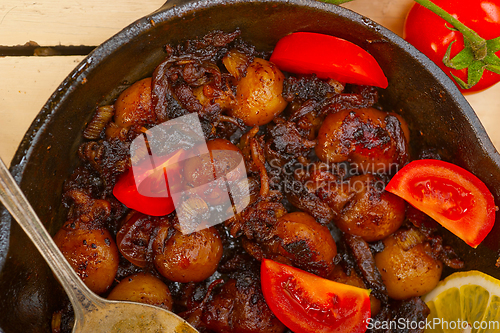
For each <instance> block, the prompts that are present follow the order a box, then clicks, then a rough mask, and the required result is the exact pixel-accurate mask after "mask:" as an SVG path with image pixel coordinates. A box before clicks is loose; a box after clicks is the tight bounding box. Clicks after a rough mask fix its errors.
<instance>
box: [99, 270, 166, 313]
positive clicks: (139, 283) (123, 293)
mask: <svg viewBox="0 0 500 333" xmlns="http://www.w3.org/2000/svg"><path fill="white" fill-rule="evenodd" d="M108 299H112V300H117V301H130V302H139V303H146V304H151V305H156V306H159V307H162V308H164V309H167V310H171V309H172V295H170V290H169V289H168V286H167V285H166V284H165V283H163V281H161V280H160V279H158V278H157V277H154V276H153V275H151V274H146V273H138V274H134V275H130V276H128V277H126V278H124V279H123V280H121V281H120V283H119V284H118V285H117V286H116V287H114V288H113V290H111V292H110V293H109V295H108Z"/></svg>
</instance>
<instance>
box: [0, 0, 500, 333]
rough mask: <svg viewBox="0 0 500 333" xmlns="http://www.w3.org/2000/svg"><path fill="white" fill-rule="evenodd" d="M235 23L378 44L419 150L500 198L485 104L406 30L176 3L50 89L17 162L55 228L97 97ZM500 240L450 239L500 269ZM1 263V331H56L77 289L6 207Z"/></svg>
mask: <svg viewBox="0 0 500 333" xmlns="http://www.w3.org/2000/svg"><path fill="white" fill-rule="evenodd" d="M235 28H240V29H241V31H242V37H243V38H245V39H247V40H249V41H250V42H252V43H254V44H255V45H256V46H257V47H258V48H259V49H261V50H271V49H272V47H273V45H274V44H275V43H276V41H277V40H279V39H280V38H281V37H283V36H285V35H286V34H288V33H290V32H293V31H312V32H320V33H326V34H331V35H335V36H338V37H341V38H345V39H348V40H350V41H352V42H354V43H356V44H358V45H360V46H361V47H363V48H364V49H366V50H368V51H369V52H370V53H371V54H372V55H373V56H374V57H375V58H376V59H377V60H378V62H379V63H380V65H381V67H382V69H383V70H384V72H385V74H386V75H387V77H388V78H389V87H388V88H387V89H386V90H385V91H384V92H383V100H384V101H385V103H386V107H391V108H392V109H393V110H395V111H397V112H400V113H401V114H402V115H403V116H404V117H405V118H406V120H407V121H408V122H409V123H410V125H411V131H412V138H411V141H412V144H413V149H415V151H417V150H420V149H422V148H425V147H435V148H437V150H438V151H439V152H441V153H443V155H444V156H445V157H446V158H447V159H448V160H449V161H451V162H454V163H456V164H458V165H460V166H463V167H465V168H467V169H468V170H470V171H471V172H473V173H474V174H476V175H477V176H478V177H479V178H480V179H482V180H483V181H484V182H485V183H486V184H487V186H488V187H489V189H490V190H491V191H492V192H493V194H494V196H495V199H496V202H497V205H499V204H500V156H499V155H498V153H497V151H496V150H495V148H494V147H493V145H492V143H491V141H490V140H489V138H488V136H487V135H486V132H485V130H484V128H483V127H482V125H481V124H480V122H479V120H478V119H477V117H476V115H475V113H474V111H473V110H472V109H471V107H470V106H469V104H468V103H467V101H466V100H465V99H464V97H463V96H462V95H461V93H460V92H459V91H458V89H456V88H455V85H454V84H453V83H452V82H451V81H450V80H449V79H448V77H447V76H446V75H445V74H444V73H443V72H441V70H440V69H439V68H438V67H437V66H435V65H434V64H433V63H432V62H430V61H429V60H428V59H427V58H426V57H425V56H423V55H422V54H420V53H419V52H418V51H417V50H416V49H414V48H413V47H412V46H410V45H409V44H407V43H406V42H405V41H403V40H402V39H401V38H399V37H398V36H396V35H395V34H394V33H392V32H390V31H388V30H387V29H385V28H383V27H380V26H379V25H377V24H375V23H374V22H372V21H370V20H369V19H367V18H364V17H362V16H360V15H358V14H356V13H353V12H351V11H349V10H346V9H344V8H341V7H337V6H333V5H329V4H324V3H321V2H315V1H312V0H267V1H266V0H255V1H245V0H233V1H231V0H209V1H191V2H190V1H182V0H174V1H169V2H168V3H167V4H165V5H164V6H163V7H162V8H161V9H160V10H158V11H157V12H155V13H153V14H151V15H149V16H147V17H144V18H143V19H141V20H138V21H136V22H135V23H133V24H132V25H130V26H128V27H127V28H125V29H124V30H123V31H121V32H120V33H118V34H117V35H116V36H114V37H112V38H111V39H109V40H108V41H106V42H105V43H103V44H102V45H101V46H100V47H98V48H97V49H96V50H95V51H93V52H92V53H91V54H90V55H89V56H88V57H87V58H86V59H85V60H84V61H83V62H82V63H81V64H80V65H78V67H77V68H76V69H75V70H74V71H73V72H72V73H71V74H70V75H69V76H68V77H67V78H66V80H65V81H64V82H63V83H62V84H61V85H60V86H59V88H58V89H57V91H56V92H55V93H54V94H53V95H52V96H51V97H50V99H49V101H48V102H47V104H46V105H45V106H44V107H43V109H42V110H41V112H40V114H39V115H38V117H37V118H36V119H35V121H34V122H33V124H32V125H31V127H30V129H29V131H28V132H27V134H26V136H25V137H24V139H23V142H22V144H21V145H20V147H19V149H18V151H17V153H16V155H15V157H14V159H13V161H12V166H11V171H12V173H13V174H14V176H15V178H16V180H17V181H18V183H19V184H20V186H21V188H22V190H23V191H24V193H25V194H26V196H27V198H28V200H29V201H30V202H31V204H32V205H33V206H34V208H35V211H36V212H37V213H38V215H39V216H40V218H41V220H42V221H44V222H45V225H46V227H47V228H48V230H49V232H51V233H52V234H54V233H55V232H56V231H57V229H58V228H59V227H60V226H61V225H62V223H63V221H64V219H65V215H66V211H65V209H64V208H63V207H62V205H61V188H62V184H63V181H64V179H66V178H67V177H68V176H69V175H70V173H71V172H72V170H73V169H74V167H75V166H76V165H77V162H78V161H77V156H76V150H77V147H78V145H79V143H81V142H82V137H81V133H82V130H83V129H84V127H85V124H86V122H87V121H88V120H89V119H90V118H91V116H92V113H93V111H94V109H95V107H96V105H98V104H106V103H109V102H110V101H112V100H113V98H115V97H116V96H117V94H118V93H119V92H120V91H121V90H123V89H124V88H125V87H126V86H127V85H128V84H130V83H132V82H134V81H136V80H138V79H141V78H143V77H146V76H148V75H150V74H151V73H152V71H153V69H154V67H155V66H156V65H157V64H158V63H159V62H160V61H161V60H162V59H163V58H164V56H165V54H164V53H163V51H162V47H163V46H164V45H165V44H167V43H175V42H178V41H181V40H184V39H186V38H194V37H197V36H203V35H204V34H206V33H207V32H208V31H210V30H213V29H222V30H225V31H232V30H234V29H235ZM498 216H499V215H498V214H497V221H498V220H499V218H498ZM445 235H446V236H447V238H448V236H449V235H448V234H447V233H445ZM499 241H500V223H497V224H496V226H495V228H494V230H493V231H492V232H491V234H490V235H489V236H488V237H487V239H486V240H485V241H484V242H483V244H482V245H480V246H479V247H478V248H477V249H476V250H474V249H472V248H470V247H468V246H467V245H465V243H463V242H462V241H460V240H458V239H456V237H449V240H448V242H450V243H451V244H452V245H453V246H454V247H455V249H456V250H458V252H459V253H460V255H461V256H462V257H463V258H464V259H465V260H466V263H467V267H466V269H479V270H481V271H484V272H486V273H488V274H491V275H493V276H495V277H497V278H500V270H499V269H497V268H496V267H495V262H496V259H497V257H498V251H499ZM2 266H3V269H2ZM0 269H1V272H0V327H1V329H0V331H1V330H2V329H3V331H5V333H10V332H22V333H29V332H50V320H51V315H52V313H53V311H54V310H55V309H57V307H58V303H59V302H60V300H61V299H62V298H63V297H65V296H64V294H63V293H62V291H61V290H60V289H59V287H58V284H57V282H56V281H55V280H54V278H53V276H52V274H51V273H50V271H49V268H48V267H47V266H46V265H45V263H44V261H43V260H42V258H41V257H40V256H39V254H38V253H37V251H36V249H35V248H34V246H32V244H31V242H30V241H29V239H28V238H27V237H26V236H25V235H24V233H23V232H22V231H21V229H20V228H19V227H18V226H17V224H16V223H15V222H14V223H12V222H11V220H10V217H9V216H8V214H7V213H6V212H5V211H1V224H0Z"/></svg>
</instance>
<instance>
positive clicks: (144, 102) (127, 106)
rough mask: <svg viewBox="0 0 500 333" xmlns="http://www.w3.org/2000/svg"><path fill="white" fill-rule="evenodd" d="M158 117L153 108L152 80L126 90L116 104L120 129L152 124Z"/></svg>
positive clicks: (139, 82) (146, 80)
mask: <svg viewBox="0 0 500 333" xmlns="http://www.w3.org/2000/svg"><path fill="white" fill-rule="evenodd" d="M155 122H156V115H155V113H154V112H153V109H152V108H151V78H150V77H148V78H145V79H142V80H140V81H137V82H136V83H134V84H133V85H131V86H130V87H128V88H127V89H125V90H124V91H123V92H122V93H121V94H120V96H119V97H118V99H117V100H116V102H115V123H116V124H117V125H118V126H119V127H130V126H131V125H143V124H152V123H155Z"/></svg>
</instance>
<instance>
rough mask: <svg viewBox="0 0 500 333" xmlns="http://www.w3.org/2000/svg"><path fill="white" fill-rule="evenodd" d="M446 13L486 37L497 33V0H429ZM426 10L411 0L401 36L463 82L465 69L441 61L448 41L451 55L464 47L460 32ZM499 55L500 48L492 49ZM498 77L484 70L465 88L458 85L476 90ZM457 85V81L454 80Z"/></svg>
mask: <svg viewBox="0 0 500 333" xmlns="http://www.w3.org/2000/svg"><path fill="white" fill-rule="evenodd" d="M432 2H433V3H434V4H436V5H437V6H439V7H441V8H442V9H444V10H445V11H447V12H448V13H449V14H451V15H452V16H454V17H455V18H456V19H458V20H459V21H460V22H462V23H463V24H465V25H466V26H467V27H469V28H470V29H472V30H474V31H475V32H477V33H478V34H479V36H481V37H482V38H484V39H486V40H490V39H493V38H496V37H499V36H500V0H433V1H432ZM451 28H452V26H451V25H450V24H449V23H447V22H446V21H445V20H444V19H442V18H440V17H439V16H438V15H436V14H434V13H433V12H431V11H430V10H428V9H426V8H424V7H422V6H421V5H419V4H417V3H415V5H413V7H412V8H411V10H410V12H409V13H408V15H407V17H406V21H405V25H404V38H405V39H406V40H407V41H408V42H409V43H411V44H413V45H414V46H415V47H416V48H417V49H419V50H420V51H421V52H422V53H424V54H425V55H426V56H428V57H429V58H430V59H431V60H432V61H434V62H435V63H436V64H437V65H438V66H439V67H441V69H443V71H444V72H445V73H446V74H447V75H448V76H450V77H451V78H452V79H453V77H452V76H451V75H450V72H451V73H453V74H454V75H455V76H457V77H458V78H460V79H461V80H463V81H464V82H467V69H462V70H455V69H451V68H449V67H447V66H445V65H444V63H443V57H444V55H445V53H446V50H447V49H448V46H449V44H450V43H451V42H453V41H456V42H455V43H454V44H453V45H452V47H451V58H453V57H454V56H455V55H457V54H458V53H459V52H460V51H461V50H462V49H463V48H464V39H463V36H462V34H461V33H460V32H458V31H454V30H453V29H451ZM495 54H496V55H497V56H500V51H497V52H496V53H495ZM498 81H500V75H499V74H496V73H493V72H491V71H488V70H485V71H484V73H483V76H482V78H481V80H480V81H479V82H478V83H477V84H476V85H474V86H472V87H471V88H469V89H462V88H461V87H460V86H459V89H460V90H461V91H462V92H463V93H471V92H477V91H480V90H483V89H486V88H488V87H490V86H492V85H493V84H495V83H497V82H498ZM457 86H458V84H457Z"/></svg>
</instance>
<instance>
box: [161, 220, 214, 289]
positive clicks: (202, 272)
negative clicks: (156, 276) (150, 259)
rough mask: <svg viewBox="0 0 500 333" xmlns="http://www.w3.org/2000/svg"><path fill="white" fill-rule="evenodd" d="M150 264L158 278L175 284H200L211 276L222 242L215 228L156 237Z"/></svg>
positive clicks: (177, 232) (176, 232)
mask: <svg viewBox="0 0 500 333" xmlns="http://www.w3.org/2000/svg"><path fill="white" fill-rule="evenodd" d="M154 250H155V257H154V264H155V267H156V269H158V271H159V272H160V274H161V275H163V276H164V277H166V278H167V279H169V280H171V281H175V282H191V281H192V282H200V281H203V280H205V279H206V278H208V277H209V276H210V275H212V274H213V273H214V272H215V270H216V269H217V266H218V265H219V261H220V259H221V257H222V250H223V249H222V241H221V239H220V236H219V233H218V232H217V230H215V228H213V227H212V228H208V229H203V230H201V231H197V232H193V233H191V234H188V235H184V234H182V233H180V232H179V231H175V233H174V234H173V235H172V236H171V237H170V238H166V237H161V236H160V237H157V238H156V240H155V244H154Z"/></svg>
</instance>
